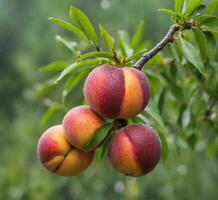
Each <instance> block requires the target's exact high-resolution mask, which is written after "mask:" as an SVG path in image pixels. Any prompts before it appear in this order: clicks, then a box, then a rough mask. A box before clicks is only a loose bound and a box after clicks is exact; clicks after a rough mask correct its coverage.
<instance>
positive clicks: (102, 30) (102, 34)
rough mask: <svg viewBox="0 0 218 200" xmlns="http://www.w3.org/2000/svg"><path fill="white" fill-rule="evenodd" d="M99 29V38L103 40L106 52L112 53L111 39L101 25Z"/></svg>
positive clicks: (112, 44) (112, 42)
mask: <svg viewBox="0 0 218 200" xmlns="http://www.w3.org/2000/svg"><path fill="white" fill-rule="evenodd" d="M99 29H100V33H101V37H102V38H103V40H104V42H105V44H106V45H107V47H108V50H109V51H112V49H113V48H114V39H113V37H112V36H111V35H110V34H109V33H108V32H107V31H106V29H105V28H104V27H103V26H102V25H101V24H99Z"/></svg>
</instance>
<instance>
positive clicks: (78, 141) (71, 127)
mask: <svg viewBox="0 0 218 200" xmlns="http://www.w3.org/2000/svg"><path fill="white" fill-rule="evenodd" d="M103 124H104V119H103V118H102V117H101V116H99V115H98V114H96V113H95V112H94V111H93V110H92V109H91V108H90V107H89V106H78V107H75V108H73V109H71V110H70V111H69V112H68V113H67V114H66V115H65V117H64V119H63V127H64V130H65V136H66V138H67V139H68V141H69V142H70V143H71V144H72V145H73V146H74V147H76V148H78V149H82V148H83V147H84V146H85V145H86V144H88V143H89V142H90V141H91V139H92V138H93V136H94V133H95V131H96V130H97V129H98V128H99V127H101V126H102V125H103Z"/></svg>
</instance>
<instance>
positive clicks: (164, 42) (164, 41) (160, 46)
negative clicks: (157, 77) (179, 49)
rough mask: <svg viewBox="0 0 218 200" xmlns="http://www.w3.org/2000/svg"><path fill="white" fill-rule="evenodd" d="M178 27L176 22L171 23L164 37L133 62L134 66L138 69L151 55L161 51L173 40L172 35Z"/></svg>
mask: <svg viewBox="0 0 218 200" xmlns="http://www.w3.org/2000/svg"><path fill="white" fill-rule="evenodd" d="M179 29H180V28H179V26H177V25H176V24H174V25H172V26H171V27H170V29H169V30H168V32H167V34H166V35H165V36H164V38H163V39H162V40H161V41H160V42H159V43H158V44H157V45H156V46H155V47H154V48H153V49H151V50H150V51H149V52H147V53H145V54H143V55H142V57H141V58H140V59H139V60H138V61H137V62H136V63H135V65H134V67H135V68H136V69H138V70H141V69H142V67H143V65H144V64H145V63H146V62H148V61H149V60H150V59H151V58H152V57H153V56H155V55H156V54H157V53H158V52H159V51H161V50H162V49H163V48H164V47H165V46H166V45H167V44H168V43H170V42H173V40H174V37H173V36H174V34H175V33H176V32H177V31H178V30H179Z"/></svg>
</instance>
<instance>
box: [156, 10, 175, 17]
mask: <svg viewBox="0 0 218 200" xmlns="http://www.w3.org/2000/svg"><path fill="white" fill-rule="evenodd" d="M158 11H160V12H163V13H166V14H168V15H172V16H175V15H177V13H176V12H174V11H173V10H169V9H165V8H162V9H158Z"/></svg>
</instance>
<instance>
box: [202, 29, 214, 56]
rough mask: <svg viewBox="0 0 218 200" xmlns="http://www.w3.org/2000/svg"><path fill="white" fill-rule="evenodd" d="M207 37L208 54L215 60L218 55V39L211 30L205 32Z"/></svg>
mask: <svg viewBox="0 0 218 200" xmlns="http://www.w3.org/2000/svg"><path fill="white" fill-rule="evenodd" d="M204 34H205V35H206V38H207V56H208V58H209V59H211V60H213V59H214V57H215V55H216V39H215V37H214V36H213V34H211V33H210V32H204Z"/></svg>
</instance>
